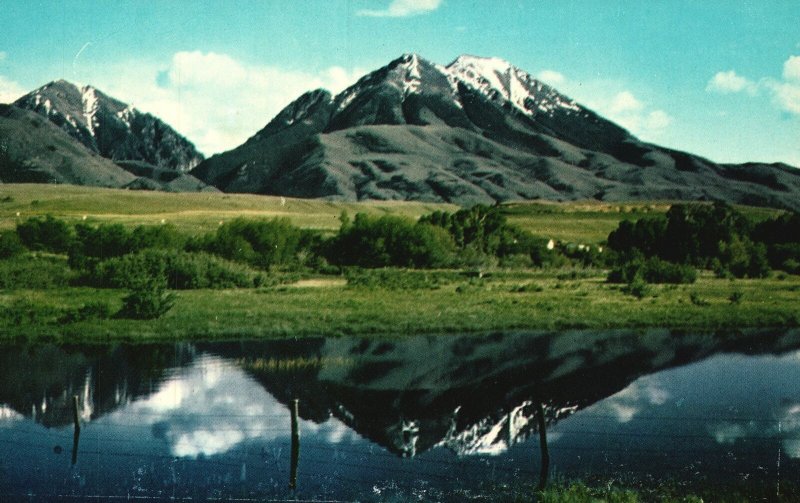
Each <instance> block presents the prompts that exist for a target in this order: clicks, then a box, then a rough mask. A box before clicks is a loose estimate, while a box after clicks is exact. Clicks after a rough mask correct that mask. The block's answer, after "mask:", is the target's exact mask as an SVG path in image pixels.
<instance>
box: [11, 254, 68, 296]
mask: <svg viewBox="0 0 800 503" xmlns="http://www.w3.org/2000/svg"><path fill="white" fill-rule="evenodd" d="M72 278H73V274H72V272H71V271H70V269H69V267H68V266H67V263H66V262H65V261H64V260H63V259H60V258H58V257H36V256H33V255H27V256H21V257H17V258H13V259H8V260H3V261H0V289H16V288H32V289H33V288H35V289H47V288H62V287H65V286H68V285H69V283H70V281H71V280H72Z"/></svg>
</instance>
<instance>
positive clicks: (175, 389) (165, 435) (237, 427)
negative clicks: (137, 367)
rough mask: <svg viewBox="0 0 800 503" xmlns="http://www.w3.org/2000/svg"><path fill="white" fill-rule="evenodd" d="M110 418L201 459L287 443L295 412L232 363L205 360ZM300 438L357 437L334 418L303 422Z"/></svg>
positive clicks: (180, 454)
mask: <svg viewBox="0 0 800 503" xmlns="http://www.w3.org/2000/svg"><path fill="white" fill-rule="evenodd" d="M105 420H107V421H109V422H111V423H113V424H115V425H117V426H119V427H122V428H124V427H129V426H132V422H133V423H135V425H136V427H140V426H143V425H144V426H150V427H151V431H152V434H153V436H154V437H155V438H158V439H162V440H164V441H166V442H167V443H168V445H169V448H170V451H171V453H172V455H174V456H176V457H187V458H197V457H200V456H213V455H218V454H224V453H226V452H228V451H230V450H232V449H234V448H236V447H237V446H239V445H241V444H243V443H245V442H248V441H255V440H257V441H260V442H272V441H287V442H288V439H289V437H290V435H291V431H290V413H289V410H288V409H287V407H286V406H285V405H284V404H282V403H280V402H278V401H277V400H276V399H275V398H274V397H273V396H272V395H270V394H269V393H267V392H266V391H265V390H264V388H263V387H262V386H261V385H260V384H259V383H258V382H256V381H255V380H254V379H252V378H251V377H250V376H249V375H247V374H246V373H245V372H244V371H243V370H242V369H240V368H239V367H237V366H236V365H235V364H233V363H232V362H229V361H226V360H224V359H221V358H217V357H211V356H204V357H201V358H199V359H198V360H197V361H196V362H195V363H194V364H193V365H191V366H189V367H187V368H184V369H181V370H180V371H179V372H178V373H177V374H175V375H173V376H171V377H170V378H169V379H168V380H166V381H165V382H164V383H163V384H162V386H161V387H160V388H159V389H158V390H157V391H156V392H155V393H153V394H152V395H150V396H148V397H147V398H144V399H142V400H137V401H135V402H132V403H131V404H129V405H128V406H127V407H125V408H123V409H120V410H118V411H116V412H114V413H113V414H111V415H109V416H108V417H107V418H106V419H105ZM300 431H301V434H308V435H311V436H320V437H323V438H324V439H325V440H326V441H328V442H330V443H339V442H345V441H347V440H350V439H353V438H356V437H357V435H356V434H355V433H354V432H353V431H352V430H350V429H349V428H347V426H345V425H344V424H342V423H341V422H340V421H338V420H337V419H335V418H331V419H329V420H328V421H326V422H325V423H322V424H315V423H313V422H311V421H301V422H300Z"/></svg>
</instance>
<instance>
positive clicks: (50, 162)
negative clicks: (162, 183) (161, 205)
mask: <svg viewBox="0 0 800 503" xmlns="http://www.w3.org/2000/svg"><path fill="white" fill-rule="evenodd" d="M135 180H136V176H134V175H133V174H131V173H129V172H128V171H126V170H124V169H122V168H121V167H119V166H117V165H116V164H114V163H113V162H112V161H110V160H108V159H105V158H103V157H101V156H100V155H98V154H97V153H95V152H92V151H90V150H88V149H87V148H86V147H84V146H83V145H82V144H81V143H79V142H78V141H77V140H75V139H74V138H72V137H70V136H69V135H68V134H67V133H65V132H64V131H63V130H62V129H60V128H58V127H57V126H56V125H55V124H53V123H51V122H49V121H47V120H45V119H43V118H42V117H41V116H39V115H37V114H36V113H34V112H30V111H28V110H23V109H21V108H17V107H15V106H12V105H0V182H4V183H70V184H75V185H89V186H97V187H123V186H125V185H127V184H129V183H132V182H134V181H135Z"/></svg>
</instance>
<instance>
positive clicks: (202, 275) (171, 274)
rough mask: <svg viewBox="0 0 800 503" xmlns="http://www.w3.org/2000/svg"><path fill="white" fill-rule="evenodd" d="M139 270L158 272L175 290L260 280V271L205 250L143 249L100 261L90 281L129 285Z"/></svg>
mask: <svg viewBox="0 0 800 503" xmlns="http://www.w3.org/2000/svg"><path fill="white" fill-rule="evenodd" d="M141 271H149V272H150V273H152V274H162V275H163V276H164V278H165V282H166V284H167V285H168V286H169V287H170V288H172V289H175V290H188V289H197V288H247V287H253V286H257V284H262V283H263V278H261V277H260V276H261V275H260V274H258V273H256V272H255V271H252V270H251V269H249V268H247V267H245V266H242V265H240V264H234V263H231V262H228V261H226V260H224V259H221V258H219V257H215V256H213V255H209V254H206V253H190V252H177V251H168V250H153V249H151V250H144V251H141V252H139V253H132V254H129V255H125V256H123V257H117V258H114V259H111V260H106V261H104V262H101V263H100V264H99V265H98V266H97V267H96V268H95V270H94V271H93V272H92V273H91V274H90V276H89V279H90V282H91V283H93V284H95V285H97V286H101V287H107V288H131V287H132V286H133V285H134V284H135V283H136V282H137V281H138V280H139V276H140V275H141Z"/></svg>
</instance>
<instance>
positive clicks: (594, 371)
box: [0, 330, 800, 500]
mask: <svg viewBox="0 0 800 503" xmlns="http://www.w3.org/2000/svg"><path fill="white" fill-rule="evenodd" d="M799 348H800V332H798V331H783V332H775V331H760V332H753V333H747V334H735V335H731V334H717V335H712V334H706V335H692V334H678V333H672V332H670V331H666V330H664V331H650V332H647V333H644V334H642V333H633V332H627V331H617V332H588V331H573V332H561V333H521V334H513V333H510V334H491V335H487V336H483V337H477V336H438V337H402V338H397V339H386V340H377V339H376V340H362V339H347V338H332V339H325V338H315V339H305V340H299V341H261V342H247V341H244V342H235V343H219V344H188V343H184V344H175V345H148V346H111V347H88V348H79V347H66V346H47V345H43V346H27V347H4V348H3V351H2V353H1V354H0V445H2V446H3V448H4V451H5V452H6V454H5V455H4V456H3V457H2V458H0V494H10V495H29V496H32V497H34V499H35V497H36V496H39V497H42V498H47V497H51V496H53V495H72V496H78V497H80V496H122V495H127V496H148V497H176V498H185V497H191V498H195V499H201V500H202V499H207V498H212V497H213V498H219V497H222V498H227V497H237V498H250V497H253V498H258V497H261V498H263V497H287V496H291V497H295V496H297V497H307V498H320V497H325V498H360V499H364V498H367V499H382V498H383V496H385V495H386V494H387V491H388V492H389V493H391V491H393V490H397V491H411V492H408V493H407V494H412V493H413V494H416V493H417V492H419V491H422V492H423V493H425V494H427V495H428V496H429V497H431V498H433V499H447V496H443V495H451V496H452V497H453V498H454V499H458V497H457V495H458V494H461V495H462V496H463V495H464V494H465V493H475V492H478V493H479V492H481V491H482V490H487V488H491V487H494V486H497V485H498V484H505V483H509V482H513V481H515V480H520V479H522V480H529V481H532V482H535V481H536V479H537V477H538V469H539V435H538V433H537V431H538V422H537V417H536V411H537V409H538V408H539V407H540V406H543V410H544V412H545V419H546V424H547V436H548V443H549V445H550V458H551V465H550V467H551V472H552V471H555V472H556V473H557V474H558V475H559V476H561V477H567V478H569V477H583V478H587V477H589V478H591V477H598V478H604V477H612V478H620V477H625V478H627V479H630V480H634V481H636V483H637V484H645V485H646V484H647V483H653V484H657V483H661V482H664V481H667V482H674V483H680V484H684V483H685V484H688V485H689V486H691V485H699V486H702V485H704V484H705V485H713V484H741V483H742V481H746V483H747V484H754V485H777V486H779V485H780V484H781V483H793V484H797V483H798V482H800V480H799V478H800V476H799V475H798V474H800V470H798V468H800V384H798V383H800V351H798V349H799ZM74 396H77V397H78V404H79V406H78V410H77V412H78V416H79V418H80V421H81V424H82V428H81V432H80V438H79V445H78V449H77V451H75V453H74V454H75V459H76V462H75V464H74V465H72V464H71V462H70V456H69V453H70V450H71V446H72V445H73V408H72V401H73V397H74ZM294 399H297V400H299V419H300V421H299V433H300V441H299V457H298V456H297V453H296V452H295V461H297V462H298V471H297V489H296V490H291V489H289V476H290V458H291V457H292V454H291V452H292V450H291V449H290V446H291V428H290V411H289V408H288V405H289V404H291V403H292V401H293V400H294ZM298 458H299V459H298ZM778 459H782V461H781V462H778ZM780 463H782V464H780ZM415 491H416V492H415ZM434 494H438V495H439V496H440V497H436V496H432V495H434Z"/></svg>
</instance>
